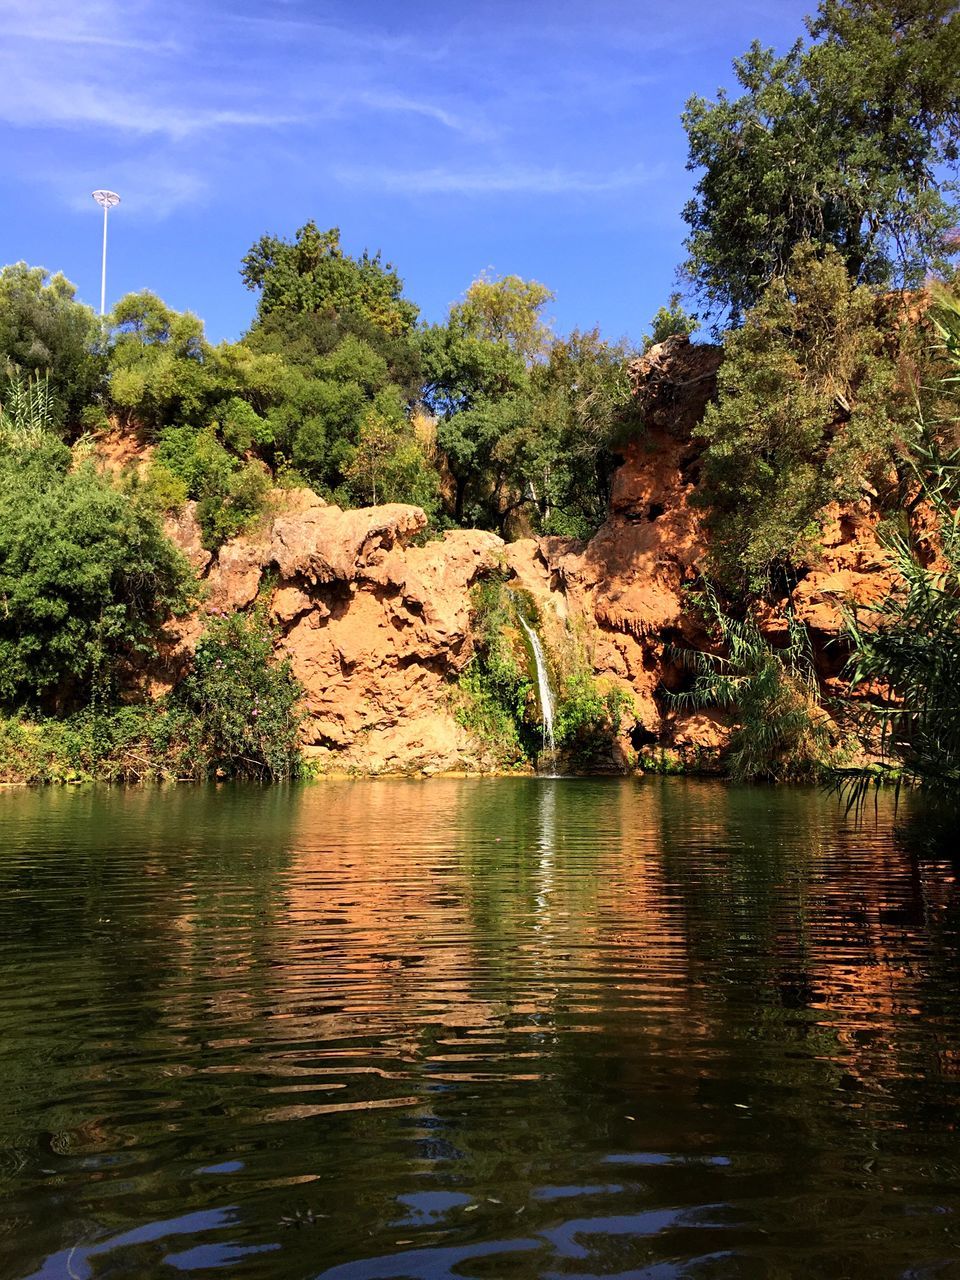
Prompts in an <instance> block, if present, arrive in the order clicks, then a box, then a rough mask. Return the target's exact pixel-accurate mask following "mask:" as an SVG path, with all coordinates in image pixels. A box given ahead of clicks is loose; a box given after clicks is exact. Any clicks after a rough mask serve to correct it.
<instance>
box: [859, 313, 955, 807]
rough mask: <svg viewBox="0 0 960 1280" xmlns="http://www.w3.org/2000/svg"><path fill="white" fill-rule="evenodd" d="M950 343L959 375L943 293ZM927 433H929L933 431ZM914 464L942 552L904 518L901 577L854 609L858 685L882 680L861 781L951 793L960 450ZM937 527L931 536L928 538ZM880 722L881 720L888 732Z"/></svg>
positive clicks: (920, 451) (924, 451)
mask: <svg viewBox="0 0 960 1280" xmlns="http://www.w3.org/2000/svg"><path fill="white" fill-rule="evenodd" d="M936 321H937V326H938V329H939V332H940V336H941V342H942V348H943V350H944V353H945V354H946V356H947V358H948V360H949V361H950V363H951V365H952V366H953V369H954V370H955V371H956V372H954V373H953V374H952V375H950V376H948V377H947V378H946V379H945V385H946V386H947V388H948V389H949V390H950V391H951V392H952V393H953V397H954V404H955V403H956V388H957V385H958V384H960V304H958V302H957V300H956V299H955V298H948V297H942V298H941V299H940V303H939V307H938V310H937V313H936ZM924 434H925V435H928V434H930V433H928V432H926V431H925V432H924ZM912 466H913V472H914V478H915V481H916V489H917V499H918V502H917V505H919V503H920V502H922V503H923V504H924V505H925V506H926V508H927V510H928V512H929V513H930V514H931V515H932V516H933V525H934V527H935V530H936V532H935V534H934V542H935V543H938V544H939V557H938V560H937V561H936V562H934V563H933V564H932V565H931V564H930V563H929V560H930V546H929V541H927V542H926V544H925V545H924V546H920V545H918V544H917V541H916V539H915V538H914V537H913V536H912V534H911V532H910V530H909V524H907V523H905V525H904V527H903V528H902V529H901V530H895V531H893V532H888V534H887V538H886V543H887V546H888V548H889V549H890V551H891V552H892V553H893V556H894V563H895V565H896V567H897V569H898V571H899V574H900V579H901V581H900V582H899V583H898V584H897V586H896V587H895V588H894V589H893V590H892V591H891V592H890V593H889V594H888V595H887V596H886V597H885V598H884V599H882V600H879V601H877V602H876V603H874V604H872V605H869V606H864V607H863V608H861V609H860V610H859V611H856V610H850V611H849V612H848V614H847V632H848V637H849V640H850V643H851V646H852V656H851V660H850V665H849V668H848V671H847V675H848V677H849V679H850V681H851V683H852V684H853V685H854V686H858V685H859V686H861V687H863V688H866V689H872V690H875V691H876V693H875V694H874V696H872V697H870V698H868V699H866V700H865V701H864V703H863V706H864V709H865V712H866V715H867V722H866V724H865V726H864V728H865V730H866V732H865V741H866V745H867V747H868V749H871V748H877V747H879V755H880V767H879V769H878V770H877V771H876V772H875V773H874V774H873V775H872V776H871V775H869V774H865V773H862V772H861V775H860V781H861V783H862V784H869V783H871V782H873V781H879V780H890V779H893V780H894V781H895V782H896V783H897V785H898V786H899V785H901V784H902V783H904V782H906V783H908V784H919V785H922V786H925V787H929V788H931V789H932V790H937V791H944V792H947V793H952V792H955V791H956V788H957V787H958V785H960V450H952V451H947V452H944V451H943V450H942V449H940V448H939V447H938V446H937V444H936V443H933V444H931V443H927V444H925V445H921V446H918V447H917V449H916V450H915V453H914V456H913V459H912ZM929 536H930V535H929V530H928V532H927V534H926V539H929ZM873 729H878V730H879V741H877V740H876V736H875V734H874V733H873V732H872V730H873Z"/></svg>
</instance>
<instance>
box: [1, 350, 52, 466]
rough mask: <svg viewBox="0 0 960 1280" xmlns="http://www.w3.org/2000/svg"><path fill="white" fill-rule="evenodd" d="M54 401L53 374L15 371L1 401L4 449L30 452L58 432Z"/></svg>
mask: <svg viewBox="0 0 960 1280" xmlns="http://www.w3.org/2000/svg"><path fill="white" fill-rule="evenodd" d="M54 413H55V410H54V401H53V391H52V388H51V386H50V375H49V374H48V373H45V374H44V375H43V376H42V377H41V376H40V374H36V373H35V374H29V375H27V376H26V377H25V376H24V375H23V373H22V372H21V371H20V370H19V369H13V370H11V372H10V374H9V376H8V377H7V379H6V387H4V388H3V390H2V399H0V449H4V450H8V451H13V452H16V451H19V450H22V449H30V448H32V447H34V446H35V445H38V444H41V443H43V441H44V440H46V439H49V438H50V437H52V435H53V433H54Z"/></svg>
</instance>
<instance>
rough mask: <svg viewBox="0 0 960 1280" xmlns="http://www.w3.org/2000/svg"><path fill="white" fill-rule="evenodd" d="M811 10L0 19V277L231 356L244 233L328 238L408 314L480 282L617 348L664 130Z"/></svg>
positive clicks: (350, 7)
mask: <svg viewBox="0 0 960 1280" xmlns="http://www.w3.org/2000/svg"><path fill="white" fill-rule="evenodd" d="M813 5H814V0H803V2H799V0H768V2H767V3H758V2H757V0H713V2H711V0H687V3H685V4H684V5H682V6H681V5H674V4H669V3H659V4H652V3H644V2H643V0H633V2H632V3H630V2H627V0H623V2H621V0H579V2H573V0H551V2H550V3H545V2H543V0H512V2H508V0H475V2H474V3H472V4H470V3H462V2H461V3H459V4H458V3H457V2H456V0H447V3H440V2H439V0H438V2H429V3H428V2H426V0H408V2H407V3H396V2H394V3H386V2H385V0H380V2H374V0H353V2H352V3H350V2H346V0H345V2H341V0H335V2H331V3H320V2H319V0H274V2H273V3H270V2H269V0H267V2H265V3H254V0H214V2H210V0H207V2H204V0H194V2H193V3H190V4H185V3H181V0H0V23H2V27H0V29H2V31H3V39H2V44H0V129H2V131H3V164H2V166H0V170H2V176H0V201H2V210H3V213H2V219H0V227H2V232H0V261H7V262H10V261H16V260H18V259H21V258H22V259H26V260H27V261H28V262H30V263H31V264H33V265H43V266H45V267H47V268H49V269H51V270H62V271H63V272H64V273H65V274H66V275H67V276H69V278H70V279H72V280H73V281H75V282H76V284H77V285H78V286H79V289H80V293H81V296H82V297H83V298H84V300H86V301H88V302H90V303H96V302H98V299H99V284H100V280H99V273H100V256H99V255H100V239H99V235H100V223H99V217H100V211H99V210H98V209H97V207H96V206H95V205H94V203H93V201H92V200H91V198H90V192H91V191H92V190H93V189H94V188H95V187H104V186H105V187H112V188H113V189H115V190H116V191H118V192H119V193H120V194H121V196H122V197H123V203H122V204H121V206H120V207H119V208H118V209H117V210H115V211H114V213H113V214H111V246H110V263H109V278H108V305H109V299H111V298H112V299H114V300H115V299H116V298H117V297H119V296H121V295H122V294H123V293H126V292H128V291H130V290H134V289H141V288H149V289H153V290H154V291H155V292H157V293H159V294H160V295H161V296H162V297H163V298H165V299H166V301H167V302H169V303H170V304H171V305H172V306H175V307H177V308H178V309H182V308H190V309H191V310H193V311H196V312H197V313H198V314H199V315H201V316H202V317H203V318H204V320H205V321H206V324H207V331H208V334H209V336H210V337H211V338H212V339H214V340H219V339H221V338H235V337H238V336H239V335H240V334H241V333H242V332H243V330H244V329H245V328H246V326H247V325H248V324H249V322H250V318H251V315H252V311H253V304H254V299H253V297H252V295H250V294H249V293H247V291H246V290H245V289H244V288H243V285H242V284H241V282H240V279H239V275H238V267H239V262H240V259H241V257H242V256H243V254H244V253H245V252H246V250H247V249H248V248H249V246H250V244H251V243H252V242H253V241H254V240H256V239H257V238H258V237H259V236H260V235H262V234H263V233H264V232H272V233H275V234H281V235H292V234H293V232H294V231H295V229H296V228H297V227H298V226H299V225H300V224H301V223H303V222H304V221H306V219H307V218H310V217H312V218H314V219H315V220H316V221H317V222H318V223H319V224H320V225H321V226H322V227H324V226H331V225H339V226H340V228H341V231H342V236H343V241H344V244H345V246H346V247H347V249H348V250H349V251H351V252H358V251H359V250H360V249H362V248H364V247H369V248H370V249H378V248H379V249H382V251H383V253H384V255H385V257H387V258H388V259H389V260H390V261H392V262H393V263H394V264H395V265H396V266H397V268H398V270H399V271H400V274H401V275H402V276H403V278H404V280H405V281H406V288H407V293H408V295H409V296H410V297H412V298H413V299H414V301H416V302H417V303H418V304H419V305H420V307H421V309H422V313H423V315H424V316H425V317H426V318H427V319H429V320H435V319H436V320H439V319H441V318H442V317H443V315H444V314H445V312H446V309H447V306H448V305H449V304H450V303H451V302H452V301H454V300H455V299H456V298H457V297H459V296H460V295H461V294H462V292H463V290H464V289H465V288H466V287H467V285H468V284H469V283H470V281H471V280H472V279H474V278H475V277H476V276H477V275H478V274H479V273H480V271H482V270H484V269H490V270H493V271H495V272H498V273H506V272H517V273H519V274H520V275H523V276H530V277H534V278H536V279H538V280H542V281H543V282H544V283H546V284H548V285H550V287H551V288H552V289H554V290H555V292H556V295H557V297H556V302H555V303H554V304H553V306H552V308H551V314H552V317H553V318H554V320H555V322H556V324H557V326H558V328H559V329H561V330H564V331H566V330H569V329H571V328H573V327H575V326H580V327H589V326H591V325H593V324H599V325H600V326H601V328H602V329H603V331H604V332H605V333H606V334H608V335H610V336H612V337H617V336H620V335H629V336H631V337H634V338H637V337H639V336H640V334H641V333H642V332H643V330H644V328H645V326H646V325H647V322H648V320H649V318H650V316H651V315H652V314H653V312H654V311H655V310H656V308H657V307H658V306H659V305H660V304H661V303H662V302H663V301H664V300H665V299H666V298H667V296H668V294H669V293H670V292H671V289H672V288H673V276H674V271H675V268H676V265H677V263H678V262H679V261H680V259H681V257H682V249H681V241H682V239H683V230H684V229H683V223H682V221H681V218H680V211H681V209H682V207H683V204H684V201H685V200H686V199H687V198H688V196H689V193H690V190H691V185H692V178H691V175H690V174H688V173H687V172H686V170H685V167H684V164H685V159H686V145H685V139H684V135H683V131H682V128H681V126H680V121H679V116H680V112H681V109H682V106H683V103H684V101H685V99H686V98H687V96H688V95H689V94H691V93H694V92H698V93H703V94H705V95H711V94H712V93H713V92H714V91H715V89H716V87H717V85H718V84H724V83H726V84H729V83H730V80H731V71H730V62H731V59H732V58H733V57H735V56H736V55H738V54H740V53H742V52H743V51H744V49H745V48H746V47H747V45H748V44H749V42H750V41H751V40H752V39H754V38H759V39H760V40H762V41H763V42H764V43H768V44H773V45H776V46H778V47H784V46H786V45H787V44H789V43H790V41H791V40H792V39H793V38H795V36H796V35H798V34H799V33H800V31H801V19H802V15H803V14H804V13H805V12H807V11H809V10H810V9H811V8H812V7H813Z"/></svg>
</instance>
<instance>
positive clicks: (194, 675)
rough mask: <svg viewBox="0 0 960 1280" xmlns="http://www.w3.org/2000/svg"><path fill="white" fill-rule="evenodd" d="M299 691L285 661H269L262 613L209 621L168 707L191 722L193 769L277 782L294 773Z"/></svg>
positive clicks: (297, 761) (267, 632)
mask: <svg viewBox="0 0 960 1280" xmlns="http://www.w3.org/2000/svg"><path fill="white" fill-rule="evenodd" d="M301 695H302V690H301V688H300V686H299V684H298V682H297V681H296V679H295V678H294V676H293V672H292V670H291V667H290V662H289V659H286V658H285V659H283V660H282V661H280V662H276V661H274V659H273V634H272V632H271V630H270V628H269V626H268V625H267V622H266V619H265V617H264V614H263V612H262V611H260V610H258V611H256V612H254V613H253V614H251V615H245V614H240V613H234V614H231V615H229V616H228V617H224V618H218V619H215V620H214V621H213V622H212V623H211V624H210V627H209V629H208V630H207V632H206V634H205V635H204V637H203V639H202V640H201V641H200V643H199V645H198V646H197V651H196V654H195V656H194V661H193V667H192V669H191V671H190V673H189V674H188V675H187V676H186V678H185V679H184V680H183V681H182V682H181V684H180V685H179V686H178V687H177V689H176V690H175V692H174V694H173V697H172V702H173V705H174V706H176V707H178V708H182V709H183V710H185V711H187V712H188V713H189V714H190V715H191V716H193V717H194V718H195V719H196V722H197V735H198V740H199V744H200V751H201V754H200V760H199V762H198V766H197V770H196V771H197V772H199V773H202V774H206V775H222V776H226V777H247V778H255V779H259V780H261V781H278V780H280V779H283V778H291V777H296V776H297V775H298V774H299V772H300V768H301V756H300V751H299V747H298V733H299V728H300V719H301V717H300V712H299V710H298V704H299V701H300V697H301Z"/></svg>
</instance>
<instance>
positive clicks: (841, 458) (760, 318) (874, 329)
mask: <svg viewBox="0 0 960 1280" xmlns="http://www.w3.org/2000/svg"><path fill="white" fill-rule="evenodd" d="M891 311H892V314H889V312H891ZM724 352H725V356H724V361H723V364H722V365H721V368H720V372H719V375H718V397H717V400H716V401H715V402H714V403H712V404H710V405H709V406H708V407H707V411H706V413H705V415H704V419H703V422H702V424H701V425H700V427H699V428H698V429H697V432H696V435H697V436H698V437H699V438H700V440H702V441H703V442H704V444H705V449H704V454H703V462H702V481H701V484H700V486H699V489H698V492H697V500H698V501H699V502H700V503H701V504H702V505H704V506H705V507H706V509H707V523H708V527H709V529H710V533H711V558H712V561H713V573H714V575H715V577H716V578H717V580H718V581H719V582H720V583H722V585H723V586H724V587H725V588H726V589H727V590H728V591H732V592H735V593H737V594H742V593H747V594H750V593H763V592H765V591H766V590H767V589H768V588H769V587H770V586H771V585H776V586H782V585H783V580H784V575H786V578H787V579H789V578H790V577H791V576H792V574H793V573H794V572H795V570H796V569H797V568H799V566H800V565H801V564H802V563H803V562H804V561H806V562H809V561H810V559H811V557H814V558H815V556H816V548H817V541H818V538H819V536H820V516H821V514H822V513H823V510H824V508H825V507H826V506H827V504H828V503H830V502H831V501H834V500H844V499H850V498H856V497H863V496H870V497H872V498H878V499H879V501H880V505H889V506H895V505H896V504H897V500H898V498H899V496H900V493H899V489H900V486H899V485H898V484H897V483H896V477H898V475H899V476H900V477H901V478H902V477H903V474H904V463H905V458H906V456H907V454H908V451H909V447H910V444H911V441H912V440H913V438H914V436H915V431H916V421H915V419H916V395H917V391H918V388H919V387H920V386H921V385H922V383H923V381H924V378H923V377H922V376H921V375H920V374H919V372H918V370H919V368H920V362H921V361H922V358H923V340H922V335H919V334H918V333H917V331H916V328H915V327H914V326H912V325H910V324H908V323H907V322H906V318H905V316H903V315H902V314H901V315H900V316H899V317H898V316H897V314H896V310H895V308H894V304H893V303H890V304H889V306H887V307H886V308H885V307H884V306H883V304H882V303H881V301H880V300H878V299H877V298H876V297H875V295H874V294H873V293H872V292H871V291H870V290H869V289H867V288H866V287H865V286H863V285H856V284H855V283H854V282H853V281H852V280H851V278H850V276H849V275H848V274H847V271H846V268H845V266H844V263H843V258H842V256H841V254H840V252H839V251H838V250H836V249H833V248H829V249H827V250H826V251H825V252H823V253H822V254H821V252H820V251H819V250H818V249H817V247H816V246H814V245H812V244H810V243H809V242H807V243H804V244H800V245H798V246H797V247H796V248H795V250H794V252H793V254H792V255H791V259H790V263H789V264H788V268H787V272H786V275H785V276H784V277H783V278H781V279H776V280H774V281H773V283H772V284H771V285H770V286H769V288H768V289H767V291H766V293H765V294H764V295H763V297H762V299H761V300H760V302H759V303H758V304H757V306H756V307H754V308H753V310H752V311H750V312H749V313H748V314H747V316H746V318H745V322H744V324H743V326H742V327H741V328H740V329H733V330H730V331H729V332H728V333H727V335H726V337H725V339H724Z"/></svg>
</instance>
